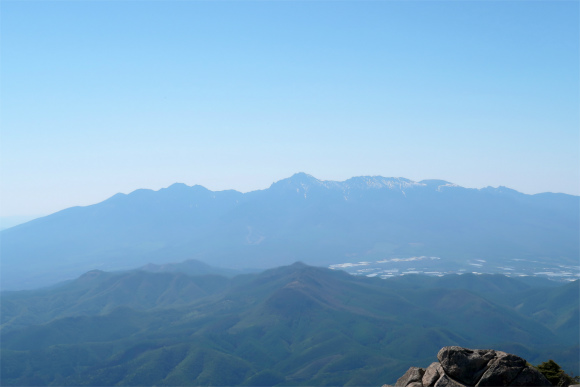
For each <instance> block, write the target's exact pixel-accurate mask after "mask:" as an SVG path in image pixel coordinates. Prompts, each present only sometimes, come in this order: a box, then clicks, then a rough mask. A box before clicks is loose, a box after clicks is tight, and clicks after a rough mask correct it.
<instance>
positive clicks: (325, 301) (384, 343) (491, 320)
mask: <svg viewBox="0 0 580 387" xmlns="http://www.w3.org/2000/svg"><path fill="white" fill-rule="evenodd" d="M579 290H580V289H579V282H578V281H576V282H573V283H568V284H564V285H555V284H550V286H549V287H546V286H545V283H544V282H543V281H528V282H527V283H525V282H521V281H518V280H516V279H513V278H507V277H503V276H500V275H481V276H476V275H467V274H466V275H463V276H447V277H441V278H438V277H424V276H404V277H398V278H393V279H391V280H380V279H377V278H367V277H354V276H350V275H348V274H346V273H344V272H341V271H332V270H329V269H323V268H315V267H311V266H306V265H304V264H300V263H297V264H293V265H291V266H287V267H280V268H276V269H271V270H268V271H265V272H263V273H259V274H246V275H239V276H236V277H233V278H226V277H220V276H215V275H206V276H197V277H191V276H187V275H184V274H183V273H151V272H144V271H132V272H125V273H106V272H102V271H92V272H89V273H87V274H85V275H83V276H81V277H80V278H78V279H77V280H75V281H70V282H68V283H64V284H62V285H59V286H55V287H52V288H47V289H43V290H36V291H20V292H4V293H2V331H1V334H2V340H1V343H2V353H1V356H2V358H1V367H2V369H1V377H2V379H1V384H2V385H3V386H8V385H94V386H106V385H115V384H119V385H218V386H219V385H248V386H259V385H265V386H266V385H268V386H270V385H334V386H336V385H359V386H361V385H373V386H377V385H382V384H384V383H394V381H395V380H396V379H397V378H398V377H400V376H401V375H402V374H403V373H404V372H405V371H406V370H407V369H408V368H409V367H410V366H417V365H419V366H424V367H426V366H428V365H429V364H430V363H431V362H432V361H435V358H434V354H436V353H437V352H438V350H439V349H440V348H441V347H443V346H447V345H459V346H464V347H470V348H493V349H497V350H502V351H506V352H510V353H514V354H516V355H519V356H522V357H524V358H526V359H527V360H528V361H530V362H533V363H539V362H541V361H543V360H545V359H549V358H551V359H554V360H556V361H557V362H558V363H559V364H561V365H562V367H563V368H564V369H565V370H566V371H568V372H573V373H578V364H580V359H579V358H578V353H579V347H578V342H579V337H578V335H579V333H578V331H579V329H578V327H579V310H578V308H579V298H578V295H579ZM555 301H557V302H555ZM574 328H575V329H574Z"/></svg>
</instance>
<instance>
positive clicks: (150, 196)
mask: <svg viewBox="0 0 580 387" xmlns="http://www.w3.org/2000/svg"><path fill="white" fill-rule="evenodd" d="M579 204H580V199H579V198H578V197H577V196H570V195H564V194H552V193H545V194H537V195H525V194H522V193H519V192H516V191H513V190H510V189H507V188H505V187H499V188H491V187H488V188H483V189H468V188H463V187H459V186H457V185H454V184H451V183H448V182H445V181H440V180H425V181H420V182H414V181H411V180H408V179H404V178H384V177H354V178H351V179H349V180H346V181H344V182H335V181H320V180H317V179H316V178H314V177H312V176H309V175H306V174H304V173H299V174H296V175H294V176H292V177H290V178H288V179H284V180H281V181H278V182H276V183H274V184H272V186H271V187H270V188H268V189H265V190H261V191H253V192H248V193H240V192H236V191H220V192H212V191H209V190H207V189H205V188H203V187H201V186H193V187H189V186H186V185H184V184H174V185H172V186H170V187H168V188H165V189H161V190H159V191H151V190H137V191H135V192H132V193H130V194H128V195H125V194H118V195H115V196H113V197H111V198H110V199H108V200H105V201H104V202H101V203H98V204H95V205H91V206H87V207H74V208H69V209H66V210H63V211H60V212H58V213H55V214H53V215H49V216H46V217H44V218H40V219H36V220H33V221H31V222H28V223H25V224H22V225H19V226H16V227H13V228H10V229H7V230H3V231H1V234H0V237H1V238H2V245H1V252H2V288H3V289H10V290H17V289H31V288H36V287H39V286H44V285H50V284H54V283H56V282H59V281H62V280H65V279H72V278H75V277H77V276H79V275H81V274H82V273H84V272H86V271H89V270H92V269H101V270H108V271H110V270H121V269H134V268H137V267H140V266H142V265H145V264H147V263H150V262H151V263H154V264H163V263H167V262H176V261H181V260H185V259H191V258H195V259H199V260H201V261H204V262H206V263H210V264H213V265H217V266H222V267H226V268H230V269H240V268H271V267H275V266H278V265H283V264H290V263H292V262H294V261H296V260H301V261H304V262H306V263H309V264H314V265H329V264H336V263H341V262H357V261H369V260H381V259H385V258H390V257H410V256H422V255H424V256H437V257H441V263H446V264H452V263H453V262H462V263H465V261H466V260H468V259H484V260H486V261H487V262H490V263H493V265H495V266H497V265H500V266H501V265H502V264H504V263H505V260H507V259H510V260H513V259H528V260H534V259H537V258H540V257H541V258H546V257H547V258H549V259H550V260H551V261H552V262H553V263H554V264H562V265H577V261H578V256H579V245H580V237H579V235H580V226H579V224H580V220H579V215H578V214H579V213H580V206H579ZM493 265H492V266H493Z"/></svg>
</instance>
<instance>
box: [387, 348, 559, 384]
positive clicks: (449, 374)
mask: <svg viewBox="0 0 580 387" xmlns="http://www.w3.org/2000/svg"><path fill="white" fill-rule="evenodd" d="M437 359H438V360H439V363H437V362H435V363H432V364H431V365H430V366H429V367H427V369H423V368H417V367H411V368H409V370H408V371H407V372H406V373H405V375H403V376H402V377H401V378H399V380H397V383H396V384H395V386H396V387H499V386H514V387H515V386H546V387H547V386H551V384H550V382H549V381H548V380H547V379H546V378H545V377H544V375H542V374H541V373H540V372H539V371H538V370H536V369H535V368H533V367H529V366H527V365H526V361H525V360H524V359H522V358H521V357H518V356H516V355H512V354H509V353H505V352H502V351H494V350H493V349H467V348H461V347H444V348H442V349H441V350H440V351H439V353H438V354H437Z"/></svg>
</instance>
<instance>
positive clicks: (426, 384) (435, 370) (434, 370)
mask: <svg viewBox="0 0 580 387" xmlns="http://www.w3.org/2000/svg"><path fill="white" fill-rule="evenodd" d="M441 375H443V367H441V364H439V363H437V362H434V363H431V365H430V366H429V367H427V369H426V370H425V374H424V375H423V379H422V380H421V382H422V384H423V387H433V386H434V385H435V383H436V382H437V380H439V378H440V377H441Z"/></svg>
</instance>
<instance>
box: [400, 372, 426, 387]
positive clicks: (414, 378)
mask: <svg viewBox="0 0 580 387" xmlns="http://www.w3.org/2000/svg"><path fill="white" fill-rule="evenodd" d="M424 373H425V370H424V369H423V368H418V367H411V368H409V369H408V370H407V372H405V375H403V376H401V377H400V378H399V379H398V380H397V383H395V387H407V386H409V387H421V386H423V384H421V379H423V374H424ZM413 383H419V384H420V386H411V384H413Z"/></svg>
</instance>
